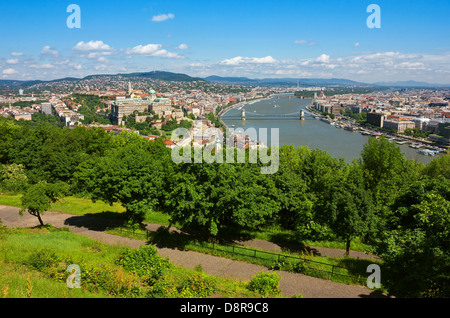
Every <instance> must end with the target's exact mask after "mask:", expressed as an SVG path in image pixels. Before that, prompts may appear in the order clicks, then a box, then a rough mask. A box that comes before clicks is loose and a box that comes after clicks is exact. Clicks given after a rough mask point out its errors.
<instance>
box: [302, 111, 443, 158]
mask: <svg viewBox="0 0 450 318" xmlns="http://www.w3.org/2000/svg"><path fill="white" fill-rule="evenodd" d="M305 109H307V110H308V111H310V112H312V113H314V114H316V115H317V116H320V117H321V118H322V117H323V115H322V114H321V113H320V112H318V111H317V110H315V109H314V108H312V105H309V106H306V107H305ZM340 118H341V120H331V119H330V120H328V121H326V122H327V123H328V124H332V125H335V127H336V128H344V130H347V131H350V132H356V131H359V132H360V133H361V134H362V135H366V136H370V137H374V138H379V137H381V136H384V137H385V138H386V139H387V140H388V141H389V142H395V143H396V144H398V145H409V147H411V148H413V149H417V150H418V153H419V154H420V155H422V156H437V155H439V154H443V153H445V152H446V151H447V149H448V148H449V147H446V146H442V145H438V144H436V143H434V142H432V141H430V140H426V139H423V138H414V137H411V136H406V135H402V134H397V133H392V132H387V131H383V130H379V129H377V128H374V127H369V126H366V125H363V124H359V123H357V122H356V121H355V120H353V119H351V118H347V117H345V116H340ZM342 119H343V121H344V124H342Z"/></svg>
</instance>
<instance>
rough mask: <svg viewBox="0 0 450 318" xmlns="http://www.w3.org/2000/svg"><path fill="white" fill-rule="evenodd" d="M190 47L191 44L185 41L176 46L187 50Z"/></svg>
mask: <svg viewBox="0 0 450 318" xmlns="http://www.w3.org/2000/svg"><path fill="white" fill-rule="evenodd" d="M188 48H189V45H187V44H185V43H182V44H180V45H178V46H177V47H176V49H178V50H187V49H188Z"/></svg>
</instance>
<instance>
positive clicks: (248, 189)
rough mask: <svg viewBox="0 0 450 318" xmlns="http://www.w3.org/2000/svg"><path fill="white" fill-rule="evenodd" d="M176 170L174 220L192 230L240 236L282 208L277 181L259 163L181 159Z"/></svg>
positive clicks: (170, 202)
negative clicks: (279, 201) (277, 199)
mask: <svg viewBox="0 0 450 318" xmlns="http://www.w3.org/2000/svg"><path fill="white" fill-rule="evenodd" d="M224 162H225V160H224ZM175 171H176V172H175V175H174V176H173V178H172V179H171V187H170V188H171V192H170V193H169V194H168V200H167V201H166V204H167V211H168V214H169V215H170V217H171V222H172V223H175V222H177V223H179V224H181V225H182V226H183V228H184V229H186V230H190V231H191V232H196V233H198V234H201V235H205V236H212V237H217V238H221V237H222V238H223V237H224V236H226V235H228V236H230V235H235V237H236V236H239V235H240V233H241V232H242V231H244V230H255V229H257V228H258V227H260V226H262V225H264V224H265V223H266V222H267V220H268V219H270V218H271V216H272V214H273V213H274V212H276V211H277V210H278V203H277V201H276V194H277V191H276V188H275V184H274V182H273V180H271V178H270V177H268V176H267V175H263V174H261V173H260V167H259V165H257V164H249V163H245V164H233V163H220V164H219V163H193V164H191V163H181V164H178V165H177V166H176V168H175Z"/></svg>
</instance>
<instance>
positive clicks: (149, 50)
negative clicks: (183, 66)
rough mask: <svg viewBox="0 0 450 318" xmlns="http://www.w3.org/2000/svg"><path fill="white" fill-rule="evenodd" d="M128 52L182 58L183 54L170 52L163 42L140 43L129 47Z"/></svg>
mask: <svg viewBox="0 0 450 318" xmlns="http://www.w3.org/2000/svg"><path fill="white" fill-rule="evenodd" d="M126 53H127V54H137V55H142V56H154V57H163V58H182V56H180V55H178V54H177V53H173V52H168V51H167V50H165V49H163V48H162V45H161V44H147V45H138V46H135V47H134V48H131V49H127V50H126Z"/></svg>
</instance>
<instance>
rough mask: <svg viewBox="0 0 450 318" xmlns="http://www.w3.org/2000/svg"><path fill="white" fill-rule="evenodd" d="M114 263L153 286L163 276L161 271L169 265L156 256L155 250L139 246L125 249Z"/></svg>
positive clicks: (151, 247)
mask: <svg viewBox="0 0 450 318" xmlns="http://www.w3.org/2000/svg"><path fill="white" fill-rule="evenodd" d="M116 263H117V264H118V265H120V266H122V267H123V268H124V269H125V270H127V271H132V272H135V273H136V274H137V275H138V276H140V277H141V278H143V279H144V281H145V282H146V283H147V284H148V285H150V286H151V285H153V284H155V283H156V281H157V280H158V279H159V278H160V277H161V276H162V275H163V271H164V270H165V269H166V268H168V267H169V266H170V263H169V262H168V261H167V260H166V259H164V258H162V257H160V256H158V255H157V250H156V248H155V247H153V246H151V245H146V246H141V247H140V248H139V249H137V250H136V249H125V250H123V251H122V253H121V254H120V256H119V258H118V259H117V261H116Z"/></svg>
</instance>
